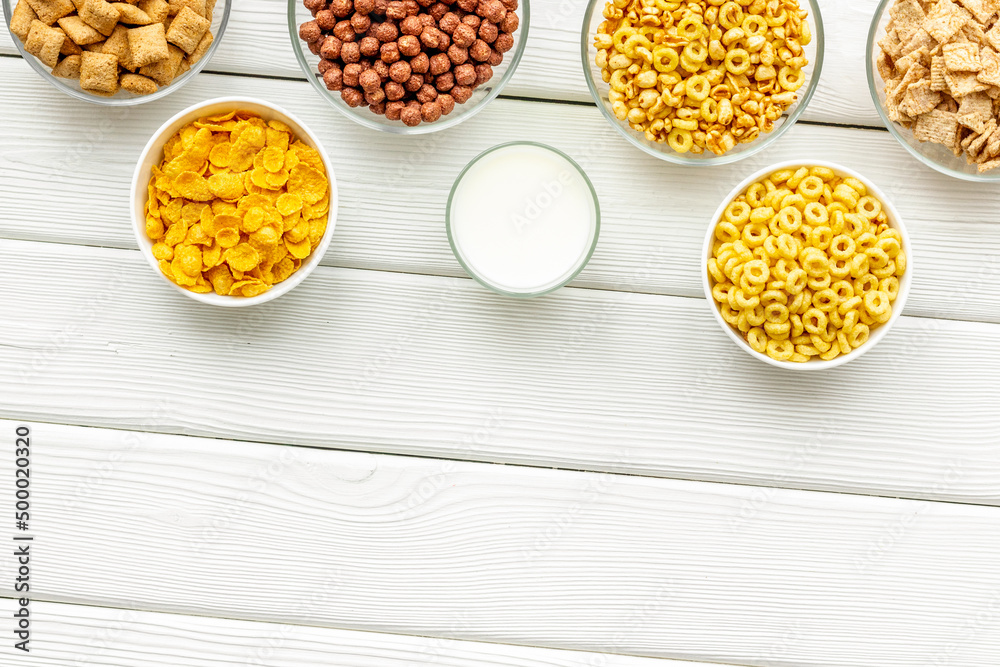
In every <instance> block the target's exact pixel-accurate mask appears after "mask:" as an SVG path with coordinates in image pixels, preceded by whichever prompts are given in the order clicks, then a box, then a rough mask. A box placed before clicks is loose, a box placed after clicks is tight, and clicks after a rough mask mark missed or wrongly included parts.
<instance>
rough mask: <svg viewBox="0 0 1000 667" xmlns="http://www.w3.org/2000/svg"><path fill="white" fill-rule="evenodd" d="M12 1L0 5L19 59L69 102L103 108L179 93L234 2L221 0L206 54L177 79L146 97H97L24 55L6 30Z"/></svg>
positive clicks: (216, 39) (215, 43)
mask: <svg viewBox="0 0 1000 667" xmlns="http://www.w3.org/2000/svg"><path fill="white" fill-rule="evenodd" d="M12 1H13V0H0V2H2V3H3V12H4V18H5V21H4V23H5V24H6V26H7V32H8V33H9V34H10V38H11V41H13V42H14V46H15V47H16V48H17V50H18V53H20V54H21V58H22V60H24V61H26V62H27V63H28V65H29V66H30V67H31V69H33V70H35V72H37V73H38V74H39V75H40V76H41V77H42V78H43V79H45V80H46V81H48V83H49V84H50V85H51V86H52V87H53V88H55V89H57V90H59V91H60V92H62V93H63V94H65V95H68V96H69V97H72V98H73V99H77V100H81V101H84V102H89V103H90V104H95V105H98V106H105V107H134V106H139V105H140V104H146V103H147V102H155V101H156V100H160V99H163V98H164V97H166V96H167V95H169V94H170V93H172V92H174V91H177V90H180V89H181V88H183V87H184V86H186V85H187V84H188V82H190V81H191V79H193V78H195V77H196V76H197V75H198V74H199V73H200V72H201V71H202V70H204V69H205V66H206V65H208V62H209V61H210V60H211V59H212V56H213V55H214V54H215V50H216V49H217V48H218V47H219V44H220V43H221V42H222V38H223V36H224V35H225V34H226V28H227V27H228V26H229V14H230V11H231V10H232V7H233V3H234V2H235V0H222V2H223V3H224V7H223V11H222V19H221V21H220V23H219V29H218V30H217V31H216V32H215V34H214V35H213V39H212V44H211V46H209V47H208V51H206V52H205V55H203V56H202V57H201V60H199V61H198V62H196V63H195V64H194V65H192V66H191V69H190V70H189V71H187V72H185V73H184V74H183V75H181V76H180V77H178V78H179V80H175V81H172V82H171V83H170V84H169V85H166V86H160V87H159V90H157V91H156V92H155V93H151V94H149V95H136V96H134V97H101V96H100V95H92V94H90V93H87V92H85V91H83V90H74V89H73V88H71V87H70V86H68V85H67V84H65V83H63V82H62V81H60V80H59V77H57V76H55V75H54V74H52V72H51V71H49V70H47V69H46V67H45V65H43V64H42V63H41V62H39V60H38V59H37V58H36V57H35V56H33V55H31V54H30V53H28V51H27V50H26V49H25V47H24V44H22V43H21V40H20V39H19V38H18V36H17V35H15V34H14V33H13V31H12V30H11V28H10V21H11V14H12V13H13V8H12V6H11V5H12Z"/></svg>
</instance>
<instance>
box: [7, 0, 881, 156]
mask: <svg viewBox="0 0 1000 667" xmlns="http://www.w3.org/2000/svg"><path fill="white" fill-rule="evenodd" d="M586 4H587V3H586V2H585V0H533V1H532V3H531V18H532V21H531V26H530V31H529V38H528V46H527V48H526V50H525V54H524V58H523V59H522V61H521V64H520V66H519V67H518V70H517V72H516V73H515V75H514V77H513V78H512V79H511V81H510V83H509V84H508V86H507V88H505V89H504V94H505V95H512V96H521V97H532V98H539V99H552V100H568V101H579V102H588V103H590V102H592V98H591V97H590V93H589V92H588V91H587V84H586V80H585V79H584V73H583V67H582V63H581V60H580V30H581V26H582V24H583V12H584V9H585V8H586ZM819 4H820V7H821V10H822V14H823V21H824V25H825V26H826V30H825V32H826V47H827V48H826V62H825V65H824V70H823V75H822V79H821V82H820V87H819V89H818V90H817V93H816V96H815V98H814V99H813V101H812V103H811V104H810V106H809V108H808V109H807V110H806V113H805V116H804V118H806V119H808V120H813V121H822V122H828V123H839V124H848V125H869V126H872V127H882V123H881V121H880V120H879V117H878V114H877V113H876V111H875V108H874V106H873V105H872V101H871V96H870V95H869V93H868V84H867V82H866V80H865V69H864V57H865V45H866V41H867V36H868V26H869V24H870V23H871V19H872V15H873V14H874V13H875V7H876V6H877V5H878V0H820V3H819ZM285 10H286V2H285V1H284V0H238V2H235V3H234V6H233V13H232V16H231V18H230V23H229V29H228V30H227V31H226V34H225V36H224V39H223V41H222V43H221V44H220V46H219V49H218V50H217V51H216V53H215V55H214V56H213V58H212V62H211V63H209V65H208V67H207V69H208V70H209V71H220V72H230V73H238V74H256V75H265V76H278V77H291V78H296V79H301V78H303V74H302V70H301V69H300V68H299V65H298V62H297V61H296V60H295V55H294V53H293V51H292V46H291V43H290V39H289V36H288V29H287V21H286V19H285ZM10 40H11V37H10V35H9V34H8V33H7V32H6V31H0V53H17V50H16V49H15V48H14V45H13V44H12V43H11V41H10ZM40 83H42V82H40ZM43 85H45V84H44V83H43ZM307 94H310V95H315V93H314V92H313V91H309V92H308V93H307ZM786 141H787V140H786Z"/></svg>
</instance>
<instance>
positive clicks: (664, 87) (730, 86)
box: [594, 0, 812, 155]
mask: <svg viewBox="0 0 1000 667" xmlns="http://www.w3.org/2000/svg"><path fill="white" fill-rule="evenodd" d="M603 16H604V19H605V20H604V21H603V22H602V23H601V24H600V26H599V27H598V28H597V33H596V35H595V36H594V46H595V47H596V48H597V56H596V59H595V62H596V64H597V66H598V67H599V68H600V69H601V76H602V78H603V80H604V82H605V83H607V84H608V85H609V86H610V90H609V92H608V101H609V102H610V103H611V110H612V112H613V113H614V115H615V117H617V118H618V119H619V120H621V121H625V122H626V123H628V126H629V127H631V128H632V129H633V130H636V131H638V132H642V133H643V134H644V135H645V137H646V139H648V140H649V141H653V142H657V143H667V144H668V145H669V146H670V147H671V148H672V149H673V150H674V151H676V152H678V153H687V152H690V153H693V154H698V155H700V154H702V153H704V152H705V151H706V150H708V151H711V152H712V153H714V154H716V155H723V154H725V153H726V152H727V151H730V150H732V149H733V148H734V147H735V146H736V145H737V144H742V143H750V142H752V141H754V140H756V139H757V138H758V137H760V135H761V133H767V132H770V131H772V130H773V129H774V127H775V123H776V122H777V121H778V119H779V118H781V116H782V114H783V113H784V112H785V110H786V109H788V108H789V107H790V106H792V105H793V104H794V103H795V102H796V100H797V96H796V91H797V90H798V89H799V88H801V87H802V86H803V85H804V84H805V81H806V75H805V72H804V71H803V69H804V68H805V67H806V65H808V60H807V58H806V55H805V52H804V50H803V47H804V46H806V45H808V44H809V43H810V42H811V41H812V33H811V29H810V27H809V23H808V21H807V20H806V17H807V16H808V13H807V12H806V11H805V10H803V9H801V8H800V7H799V4H798V0H738V1H733V0H728V1H727V0H698V1H689V2H677V1H672V0H612V1H611V2H607V4H606V5H605V8H604V12H603Z"/></svg>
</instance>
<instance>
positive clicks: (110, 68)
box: [80, 51, 118, 95]
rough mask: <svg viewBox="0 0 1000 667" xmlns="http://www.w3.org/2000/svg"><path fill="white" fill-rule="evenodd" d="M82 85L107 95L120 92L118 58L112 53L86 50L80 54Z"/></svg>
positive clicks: (84, 87)
mask: <svg viewBox="0 0 1000 667" xmlns="http://www.w3.org/2000/svg"><path fill="white" fill-rule="evenodd" d="M80 87H81V88H83V89H84V90H87V91H90V92H96V93H104V94H106V95H114V94H115V93H117V92H118V58H116V57H115V56H113V55H111V54H110V53H96V52H94V51H84V52H83V54H82V55H81V56H80Z"/></svg>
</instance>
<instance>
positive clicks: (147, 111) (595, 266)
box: [0, 59, 1000, 322]
mask: <svg viewBox="0 0 1000 667" xmlns="http://www.w3.org/2000/svg"><path fill="white" fill-rule="evenodd" d="M23 69H24V65H23V63H21V62H19V61H16V60H4V59H0V76H3V77H4V85H5V86H6V87H7V89H8V90H10V91H11V94H9V95H4V96H2V97H0V116H2V117H3V118H5V123H4V125H3V126H2V127H0V169H2V170H3V173H4V178H3V179H2V181H0V200H2V201H3V202H4V206H3V207H0V236H4V237H8V238H18V239H28V240H45V241H58V242H69V243H80V244H89V245H100V246H114V247H122V248H126V247H127V248H131V247H135V241H134V238H133V236H132V229H131V224H130V222H129V220H128V215H129V213H128V211H129V209H128V197H129V189H130V184H131V178H132V171H133V169H134V166H135V160H136V159H138V155H139V153H140V152H141V150H142V147H143V146H144V145H145V143H146V141H147V140H148V138H149V136H150V135H151V134H152V133H153V132H155V130H156V128H157V127H159V125H160V124H161V123H162V122H163V121H164V120H166V119H167V118H168V117H170V116H171V115H172V114H173V113H175V112H176V111H178V110H180V109H182V108H184V107H186V106H188V105H190V104H193V103H195V102H197V101H198V100H200V99H205V98H207V97H210V96H212V95H215V94H218V92H219V90H220V89H224V90H226V92H227V93H229V94H237V95H238V94H241V93H242V94H246V95H252V96H260V97H264V98H266V99H270V100H272V101H273V102H275V103H277V104H280V105H283V106H286V107H288V108H290V109H292V110H294V112H295V113H297V114H301V116H302V117H303V119H304V120H305V121H306V122H307V123H308V124H309V125H310V126H311V127H312V128H313V129H314V130H315V131H316V132H317V133H318V134H319V137H320V140H321V141H323V143H324V145H325V146H326V148H327V149H328V151H329V152H330V154H331V156H332V158H333V160H334V162H335V164H336V165H337V169H338V172H339V176H340V182H339V187H340V197H341V208H340V219H339V221H338V225H337V235H336V237H335V240H334V243H333V246H332V247H331V249H330V251H329V253H328V254H327V256H326V259H325V262H326V263H327V264H328V265H335V266H346V267H354V268H375V269H386V270H392V271H403V272H407V273H431V274H443V275H450V276H460V275H464V274H463V272H462V269H461V267H459V265H458V263H457V262H456V261H455V259H454V257H453V256H452V254H451V250H450V248H449V246H448V240H447V237H446V235H445V233H444V228H443V217H444V207H445V204H446V202H447V195H448V189H449V188H450V184H451V183H452V181H453V180H454V178H455V177H456V176H457V175H458V173H459V171H460V170H461V168H462V167H463V166H464V165H465V164H466V163H467V162H468V161H469V160H471V159H472V158H473V157H474V156H475V155H476V154H477V153H478V152H479V151H481V150H484V149H485V148H487V147H489V146H491V145H494V144H497V143H500V142H503V141H508V140H515V139H527V140H533V141H542V142H546V143H550V144H552V145H555V146H556V147H558V148H560V149H562V150H564V151H566V152H568V153H569V154H570V155H572V156H573V157H575V158H576V159H577V160H578V161H579V162H580V163H581V164H582V165H583V166H584V167H585V168H586V169H587V171H588V172H589V174H590V176H591V178H592V179H593V181H594V184H595V186H596V187H597V190H598V193H599V195H600V197H601V201H602V208H603V211H602V212H603V223H604V224H603V228H602V232H601V241H600V245H599V246H598V250H597V253H596V254H595V256H594V258H593V260H592V262H591V264H590V266H589V267H588V268H587V270H586V271H585V272H584V273H583V274H582V275H581V277H580V279H579V280H578V281H577V283H576V284H577V285H580V286H585V287H594V288H600V289H617V290H630V291H640V292H652V293H661V294H674V295H681V296H699V295H701V293H702V292H701V284H700V277H699V269H698V266H699V264H700V252H701V244H702V240H703V235H704V233H705V227H706V225H707V224H708V220H709V219H710V218H711V216H712V215H713V214H714V212H715V209H716V207H717V205H718V202H719V201H720V200H721V199H722V198H723V197H725V196H726V194H727V193H728V191H729V189H730V188H731V187H733V186H734V185H735V184H736V183H738V182H739V181H740V180H742V178H743V177H744V176H745V175H746V174H747V173H748V172H750V171H752V170H754V169H757V168H759V167H763V166H765V165H766V164H768V163H771V162H776V161H778V160H785V159H793V158H796V157H805V158H816V159H824V160H832V161H835V162H842V163H844V164H846V165H848V166H853V167H855V168H858V169H860V170H862V171H863V172H864V173H866V174H867V175H869V176H870V177H871V178H872V179H873V180H875V181H876V182H879V183H880V184H881V185H882V186H883V187H884V188H885V189H886V191H887V192H888V193H889V194H890V196H891V197H892V198H893V200H894V201H895V202H896V204H897V205H898V207H899V209H900V210H901V212H902V215H904V216H905V218H906V220H907V223H908V225H909V226H910V229H911V236H912V238H913V242H914V245H915V252H916V255H917V260H918V262H917V263H918V268H917V273H916V277H915V281H914V290H913V293H912V295H911V299H910V303H909V311H908V312H910V313H912V314H914V315H923V316H929V317H944V318H954V319H974V320H983V321H991V322H1000V309H998V308H997V307H996V304H997V303H1000V280H997V277H998V276H1000V225H998V224H996V213H995V212H996V210H997V208H998V207H1000V191H998V190H996V189H988V190H983V189H982V187H981V186H979V185H977V184H973V183H964V182H959V181H955V180H953V179H949V178H947V177H946V176H942V175H940V174H938V173H936V172H934V171H932V170H930V169H927V168H925V167H923V166H922V165H919V164H918V163H917V162H915V161H913V160H910V159H909V158H908V156H907V154H906V153H905V152H904V151H903V149H902V148H899V147H898V146H896V145H895V143H894V142H893V140H892V139H891V138H890V137H889V135H888V134H887V133H883V132H871V131H864V130H851V129H844V128H828V127H815V126H812V127H810V126H799V127H797V128H795V129H793V130H792V132H791V133H790V136H789V137H788V138H787V140H786V141H783V142H781V143H780V144H779V145H778V146H776V147H775V148H773V149H771V150H768V151H767V152H766V153H765V154H764V155H762V156H758V157H755V158H752V159H750V160H749V161H748V162H747V163H741V164H738V165H732V166H728V167H720V168H717V169H712V170H704V169H687V168H682V167H675V166H671V165H667V164H664V163H660V162H658V161H657V160H655V159H653V158H650V157H648V156H645V155H643V154H641V153H639V152H638V151H636V150H634V149H633V148H632V147H631V146H629V145H628V144H626V143H625V142H624V141H621V140H619V138H618V137H617V136H615V135H614V134H612V132H611V130H610V129H609V128H608V127H607V126H606V124H605V123H604V121H603V119H602V117H601V116H600V114H599V113H598V112H597V110H596V109H593V108H586V107H576V106H565V105H553V104H538V103H529V102H520V101H511V100H499V101H498V102H497V103H496V105H495V106H494V107H493V108H492V109H489V110H487V111H486V112H484V113H483V114H482V115H481V116H479V117H478V118H475V119H473V120H472V121H470V122H469V123H467V124H465V125H463V126H462V127H460V128H457V129H456V130H454V131H453V132H448V133H445V134H441V135H433V136H431V137H423V138H416V137H395V136H390V135H387V134H383V133H378V132H370V131H366V130H358V129H356V128H355V127H354V126H353V125H352V124H351V123H350V122H349V121H347V120H345V119H342V118H341V117H340V116H339V114H336V113H335V112H334V111H333V110H331V109H329V108H327V107H326V105H324V104H323V103H322V101H321V100H319V99H317V98H316V97H314V96H312V95H308V90H306V88H307V85H306V84H305V83H302V82H293V81H268V80H261V79H244V78H235V77H220V76H213V75H205V76H203V77H201V78H199V79H198V80H197V81H195V82H193V83H192V84H191V85H190V86H189V87H187V88H185V89H184V90H182V91H181V92H179V93H178V94H177V95H174V96H171V97H170V98H168V99H166V100H162V101H159V102H155V103H152V104H150V105H148V106H145V107H142V108H141V109H127V110H121V111H110V112H109V111H107V110H104V109H101V108H99V107H93V106H90V105H85V104H79V103H78V104H76V105H74V108H73V110H72V112H71V113H67V110H66V107H65V104H64V103H63V100H61V99H60V97H59V95H58V93H57V92H56V91H54V90H48V89H47V88H46V87H45V86H43V85H41V84H40V82H39V81H37V80H36V77H34V75H33V74H32V73H31V72H27V71H22V70H23ZM29 96H35V97H38V96H40V98H39V104H38V105H37V106H33V107H32V108H31V109H28V108H26V107H25V106H24V105H23V103H22V100H24V99H25V98H27V97H29ZM861 156H863V157H861ZM39 183H44V184H45V191H44V195H43V194H41V193H40V191H39V185H38V184H39Z"/></svg>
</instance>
